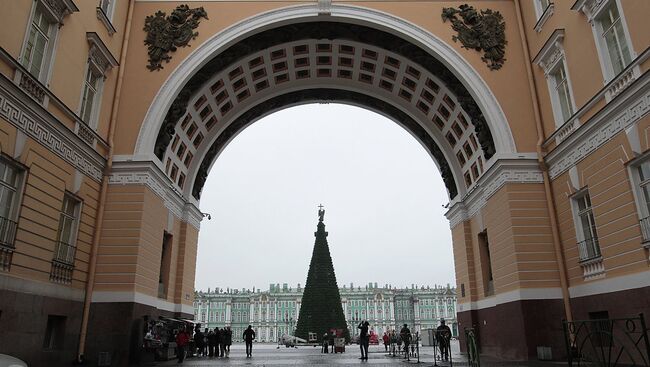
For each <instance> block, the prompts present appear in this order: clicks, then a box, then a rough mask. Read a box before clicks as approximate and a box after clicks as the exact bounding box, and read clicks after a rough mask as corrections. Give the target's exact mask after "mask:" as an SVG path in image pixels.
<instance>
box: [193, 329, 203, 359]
mask: <svg viewBox="0 0 650 367" xmlns="http://www.w3.org/2000/svg"><path fill="white" fill-rule="evenodd" d="M194 346H196V356H197V357H200V356H201V354H202V352H203V332H201V329H200V328H197V329H196V332H194Z"/></svg>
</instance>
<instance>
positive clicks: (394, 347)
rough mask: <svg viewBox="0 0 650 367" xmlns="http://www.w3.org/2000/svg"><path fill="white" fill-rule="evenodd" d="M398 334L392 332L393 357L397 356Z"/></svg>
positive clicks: (391, 346) (391, 349)
mask: <svg viewBox="0 0 650 367" xmlns="http://www.w3.org/2000/svg"><path fill="white" fill-rule="evenodd" d="M396 349H397V333H396V332H395V330H391V331H390V351H391V354H392V355H393V357H395V356H396V355H397V351H396Z"/></svg>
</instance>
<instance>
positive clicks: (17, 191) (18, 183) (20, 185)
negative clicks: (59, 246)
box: [0, 153, 28, 270]
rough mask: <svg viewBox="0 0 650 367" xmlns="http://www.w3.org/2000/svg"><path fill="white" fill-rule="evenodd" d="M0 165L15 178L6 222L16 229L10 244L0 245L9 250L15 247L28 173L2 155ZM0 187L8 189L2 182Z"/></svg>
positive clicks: (13, 160)
mask: <svg viewBox="0 0 650 367" xmlns="http://www.w3.org/2000/svg"><path fill="white" fill-rule="evenodd" d="M0 163H2V164H5V165H7V167H11V169H13V170H14V171H15V178H14V185H15V188H13V189H14V193H13V194H14V197H13V198H12V203H11V208H10V212H9V214H8V217H7V220H9V221H12V222H14V223H16V225H15V227H16V228H15V229H14V233H13V238H12V240H11V244H9V243H8V242H7V243H6V245H5V244H0V246H2V247H9V248H11V249H14V248H15V247H16V233H17V232H18V221H19V219H20V211H21V209H22V204H23V197H24V192H25V184H26V181H27V180H26V177H27V173H28V168H27V167H25V166H24V165H22V164H21V163H20V162H18V161H16V160H15V159H13V158H11V157H9V156H8V155H6V154H4V153H2V154H0ZM0 181H2V180H0ZM0 185H2V186H7V187H9V185H8V184H5V183H4V182H0ZM10 189H11V188H10ZM3 236H5V235H4V234H0V238H2V237H3ZM2 240H3V241H2V242H4V238H2ZM0 270H2V269H0Z"/></svg>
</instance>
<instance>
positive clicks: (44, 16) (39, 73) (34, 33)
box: [21, 1, 57, 83]
mask: <svg viewBox="0 0 650 367" xmlns="http://www.w3.org/2000/svg"><path fill="white" fill-rule="evenodd" d="M56 32H57V27H56V21H55V20H54V19H52V17H50V16H49V14H48V13H47V9H46V8H45V5H43V4H42V3H41V2H40V1H39V2H36V3H35V7H34V11H33V14H32V22H31V24H30V26H29V30H28V35H27V39H26V40H25V46H24V47H23V56H22V60H21V61H22V64H23V66H25V68H26V69H27V70H28V71H29V72H30V73H31V74H32V75H33V76H34V77H35V78H36V79H38V80H39V81H40V82H42V83H45V82H46V81H47V74H48V72H49V69H50V64H51V61H52V56H53V54H54V42H53V40H54V39H56Z"/></svg>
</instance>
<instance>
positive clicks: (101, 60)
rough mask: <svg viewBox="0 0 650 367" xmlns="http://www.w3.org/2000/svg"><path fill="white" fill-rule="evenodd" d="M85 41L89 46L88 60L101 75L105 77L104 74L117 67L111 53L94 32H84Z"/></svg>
mask: <svg viewBox="0 0 650 367" xmlns="http://www.w3.org/2000/svg"><path fill="white" fill-rule="evenodd" d="M86 39H87V40H88V43H89V44H90V50H89V51H88V60H90V62H91V63H92V64H93V65H94V66H95V67H96V68H97V70H99V71H100V72H101V73H102V75H104V76H106V72H107V71H108V70H109V69H111V68H114V67H116V66H118V65H119V63H118V62H117V60H116V59H115V57H114V56H113V54H111V51H110V50H109V49H108V47H106V45H105V44H104V42H102V39H101V38H100V37H99V35H98V34H97V33H95V32H86Z"/></svg>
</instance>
